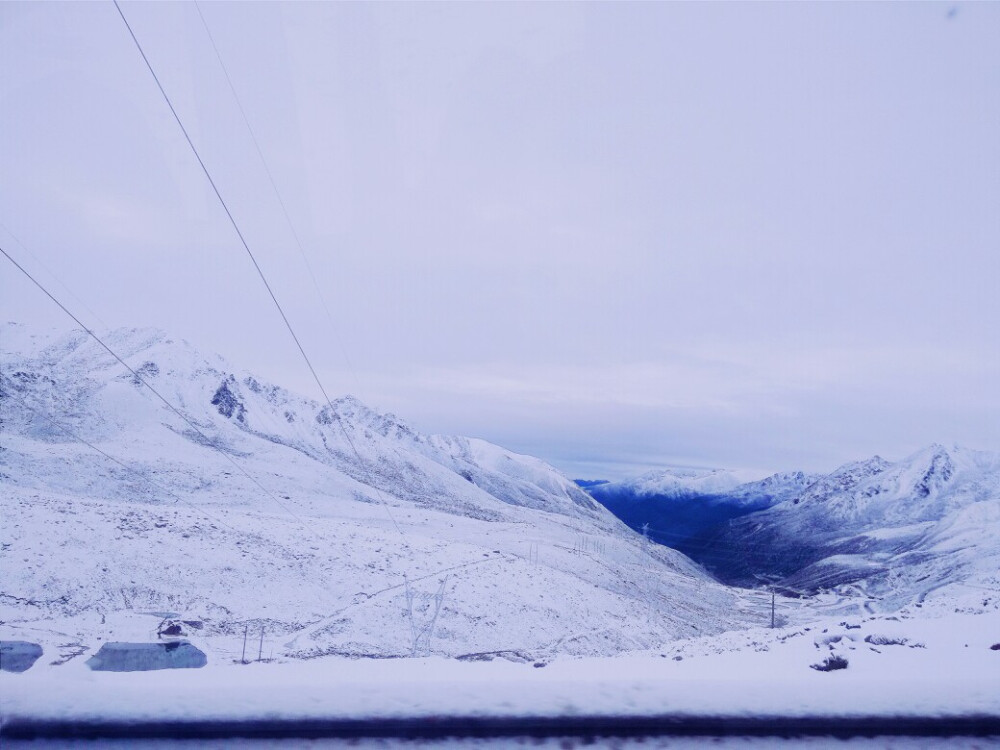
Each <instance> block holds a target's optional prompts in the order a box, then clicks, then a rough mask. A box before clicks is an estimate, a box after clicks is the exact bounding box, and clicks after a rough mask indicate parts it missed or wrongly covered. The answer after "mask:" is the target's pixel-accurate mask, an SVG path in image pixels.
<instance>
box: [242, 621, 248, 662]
mask: <svg viewBox="0 0 1000 750" xmlns="http://www.w3.org/2000/svg"><path fill="white" fill-rule="evenodd" d="M249 632H250V625H249V624H248V625H246V626H245V627H244V628H243V653H242V654H240V663H241V664H246V663H247V633H249Z"/></svg>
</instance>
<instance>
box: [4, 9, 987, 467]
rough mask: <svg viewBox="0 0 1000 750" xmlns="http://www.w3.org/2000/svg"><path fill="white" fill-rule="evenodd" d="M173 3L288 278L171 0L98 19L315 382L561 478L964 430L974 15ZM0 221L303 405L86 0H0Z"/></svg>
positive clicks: (977, 38)
mask: <svg viewBox="0 0 1000 750" xmlns="http://www.w3.org/2000/svg"><path fill="white" fill-rule="evenodd" d="M201 7H202V12H203V13H204V17H205V19H206V21H207V23H208V26H209V28H210V29H211V33H212V35H213V36H214V38H215V41H216V43H217V45H218V48H219V51H220V53H221V55H222V58H223V60H224V62H225V64H226V66H227V67H228V69H229V73H230V75H231V78H232V81H233V84H234V85H235V87H236V90H237V91H238V93H239V96H240V97H241V100H242V104H243V107H244V109H245V111H246V113H247V116H248V118H249V120H250V123H251V125H252V126H253V128H254V130H255V132H256V134H257V137H258V140H259V143H260V147H261V149H262V151H263V153H264V156H265V157H266V160H267V163H268V166H269V167H270V170H271V172H272V173H273V176H274V180H275V182H276V184H277V185H278V187H279V189H280V191H281V195H282V197H283V199H284V202H285V204H286V205H287V208H288V211H289V214H290V216H291V219H292V222H293V224H294V227H295V231H296V232H297V233H298V235H299V237H300V239H301V243H302V246H303V248H304V250H305V255H306V259H307V260H308V263H309V265H311V267H312V269H313V271H314V272H315V279H316V282H317V283H318V285H319V287H320V288H321V290H322V299H321V297H320V296H319V295H317V292H316V289H315V287H314V283H313V280H312V278H311V275H310V272H309V270H308V268H307V265H306V262H305V261H304V260H303V257H302V256H301V255H300V253H299V250H298V247H297V245H296V243H295V240H294V238H293V235H292V233H291V231H290V229H289V226H288V224H287V223H286V221H285V218H284V215H283V213H282V211H281V207H280V205H279V204H278V201H277V199H276V197H275V195H274V192H273V191H272V189H271V185H270V182H269V180H268V177H267V173H266V172H265V170H264V168H263V167H262V165H261V161H260V159H259V157H258V155H257V151H256V149H255V147H254V144H253V141H252V140H251V139H250V136H249V135H248V132H247V129H246V127H245V125H244V123H243V120H242V119H241V116H240V111H239V108H238V106H237V104H236V101H235V100H234V98H233V96H232V94H231V92H230V90H229V87H228V84H227V82H226V77H225V75H224V73H223V71H222V69H221V68H220V66H219V63H218V60H217V59H216V57H215V53H214V51H213V48H212V43H211V41H210V39H209V37H208V35H207V34H206V30H205V27H204V26H203V25H202V20H201V17H200V16H199V13H198V8H197V6H195V5H194V4H190V3H185V4H166V3H164V4H153V3H144V4H133V3H127V4H124V5H123V9H124V12H125V14H126V15H127V17H128V18H129V20H130V22H131V23H132V25H133V28H134V30H135V32H136V34H137V36H138V38H139V40H140V41H141V42H142V44H143V45H144V47H145V48H146V52H147V54H148V56H149V58H150V60H151V62H152V64H153V65H154V67H155V68H156V70H157V73H158V75H159V76H160V78H161V81H162V82H163V85H164V87H165V88H166V90H167V92H168V94H169V95H170V96H171V98H172V99H173V101H174V104H175V106H176V107H177V110H178V112H179V113H180V116H181V117H182V119H183V120H184V123H185V125H186V127H187V128H188V130H189V132H190V134H191V137H192V139H193V140H194V142H195V144H196V146H197V147H198V149H199V150H200V152H201V154H202V157H203V158H204V160H205V162H206V164H207V165H208V168H209V169H210V171H211V172H212V174H213V176H214V177H215V179H216V182H217V183H218V185H219V188H220V190H221V192H222V194H223V196H224V197H225V198H226V200H227V202H228V203H229V205H230V208H231V209H232V211H233V214H234V216H235V217H236V219H237V221H238V222H239V224H240V226H241V228H242V230H243V232H244V234H245V236H246V237H247V240H248V241H249V244H250V247H251V249H252V250H253V251H254V253H255V254H256V255H257V257H258V259H259V261H260V263H261V265H262V267H263V268H264V271H265V273H266V274H267V275H268V277H269V278H270V279H271V281H272V283H273V285H274V287H275V291H276V293H277V295H278V298H279V300H281V302H282V304H283V305H284V306H285V308H286V310H287V312H288V314H289V317H290V318H291V320H292V323H293V325H294V326H295V327H296V329H297V330H298V332H299V333H300V336H301V338H302V339H303V343H304V344H305V346H306V349H307V350H308V351H309V353H310V356H311V357H312V358H313V360H314V361H315V363H316V364H317V366H318V369H319V371H320V375H321V377H322V378H323V380H324V382H325V384H326V386H327V390H329V391H330V392H331V393H336V394H343V393H348V392H351V393H355V394H356V395H358V396H359V397H361V398H362V399H363V400H365V401H366V402H368V403H369V404H371V405H373V406H376V407H379V408H382V409H388V410H391V411H394V412H396V413H398V414H399V415H400V416H402V417H404V418H405V419H407V420H408V421H409V422H411V423H412V424H413V425H414V426H415V427H417V428H419V429H421V430H424V431H430V432H444V433H457V434H466V435H472V436H478V437H484V438H486V439H489V440H492V441H494V442H497V443H500V444H502V445H504V446H506V447H508V448H511V449H513V450H517V451H520V452H526V453H531V454H534V455H538V456H541V457H543V458H545V459H547V460H549V461H551V462H553V463H554V464H556V465H557V466H559V467H561V468H563V469H565V470H566V471H567V472H568V473H570V474H571V475H573V476H586V477H618V476H622V475H629V474H633V473H637V472H638V471H641V470H643V469H644V468H647V467H652V466H657V465H667V464H686V465H702V466H725V467H734V468H736V467H740V468H753V469H760V470H779V469H792V468H805V469H815V470H824V469H825V470H830V469H832V468H834V467H835V466H836V465H838V464H839V463H842V462H844V461H847V460H852V459H856V458H863V457H867V456H870V455H871V454H873V453H880V454H881V455H883V456H886V457H888V458H900V457H902V456H904V455H906V454H907V453H908V452H910V451H913V450H915V449H917V448H919V447H921V446H923V445H925V444H928V443H930V442H933V441H941V442H952V441H955V442H959V443H962V444H965V445H968V446H969V447H974V448H984V449H991V450H1000V44H998V43H997V40H998V39H1000V3H960V4H957V5H956V4H937V3H849V4H844V3H822V4H818V3H806V4H792V3H769V4H756V3H738V4H737V3H710V4H680V3H669V4H667V3H664V4H655V3H636V4H626V3H614V4H600V3H581V4H572V3H505V4H486V3H463V4H444V3H409V4H398V5H397V4H389V3H371V4H347V3H337V4H332V3H331V4H321V3H308V4H267V3H252V4H250V3H247V4H244V3H225V4H221V3H220V4H215V3H206V4H203V5H202V6H201ZM0 224H2V226H0V242H2V246H3V247H4V249H6V250H8V251H9V252H10V253H11V254H12V255H14V256H15V257H16V258H18V259H19V260H21V261H23V263H24V265H25V266H26V267H28V268H29V269H31V270H32V271H33V272H35V273H37V274H38V276H39V278H40V280H42V281H43V283H46V284H48V285H50V286H51V288H52V290H53V291H54V292H55V293H56V294H57V295H60V296H61V297H62V298H64V299H65V301H66V302H67V304H68V305H69V306H71V307H72V308H74V309H75V310H76V311H79V314H80V316H81V317H82V318H83V319H84V320H85V321H86V322H88V323H90V324H93V325H94V326H97V327H104V326H109V327H117V326H157V327H160V328H163V329H166V330H167V331H169V332H170V333H171V334H173V335H176V336H180V337H183V338H186V339H188V340H189V341H191V342H192V343H193V344H195V345H197V346H199V347H202V348H205V349H208V350H213V351H218V352H220V353H221V354H223V355H224V356H226V357H227V358H229V359H230V360H231V361H232V362H233V363H234V364H235V365H237V366H239V367H245V368H248V369H251V370H254V371H257V372H259V373H260V374H262V375H263V376H265V377H266V378H268V379H270V380H273V381H275V382H279V383H281V384H283V385H286V386H287V387H290V388H292V389H295V390H298V391H301V392H305V393H308V394H310V395H314V396H318V393H317V389H316V387H315V385H314V383H313V382H312V380H311V378H310V376H309V373H308V370H307V369H306V367H305V364H304V363H303V362H302V360H301V359H300V358H299V355H298V353H297V351H296V350H295V348H294V344H293V343H292V341H291V339H290V337H289V335H288V333H287V331H285V329H284V328H283V325H282V323H281V321H280V319H279V318H278V315H277V312H276V311H275V310H274V308H273V306H272V305H271V302H270V299H269V297H268V296H267V292H266V290H265V289H264V288H263V286H262V284H261V282H260V280H259V278H258V277H257V276H256V274H255V272H254V270H253V267H252V265H251V264H250V261H249V259H248V258H247V256H246V254H245V252H244V250H243V248H242V246H241V245H240V244H239V241H238V239H237V237H236V236H235V233H234V232H233V230H232V227H231V226H230V225H229V224H228V220H227V219H226V217H225V214H224V213H223V211H222V209H221V207H220V206H219V204H218V203H217V201H216V199H215V197H214V195H213V194H212V193H211V189H210V187H209V186H208V184H207V182H206V180H205V178H204V176H203V175H202V173H201V172H200V170H199V167H198V165H197V163H196V161H195V160H194V157H193V156H192V154H191V152H190V151H189V149H188V146H187V145H186V143H185V141H184V140H183V136H182V135H181V133H180V130H179V129H178V127H177V125H176V123H175V122H174V121H173V119H172V117H171V115H170V112H169V110H168V109H167V108H166V105H165V103H164V102H163V100H162V98H161V97H160V94H159V92H158V90H157V89H156V87H155V84H154V82H153V80H152V78H151V76H150V75H149V72H148V71H147V70H146V68H145V67H144V65H143V63H142V60H141V58H140V57H139V55H138V52H137V50H136V48H135V46H134V44H133V42H132V40H131V38H130V37H129V36H128V33H127V31H126V29H125V27H124V25H123V23H122V20H121V18H120V17H119V16H118V13H117V11H116V10H115V7H114V5H113V4H111V3H71V4H59V3H27V4H20V3H12V2H5V3H0ZM14 237H16V240H15V239H14ZM67 288H68V291H67ZM0 292H2V296H0V313H2V317H3V318H4V319H8V320H16V321H22V322H25V323H31V324H36V325H44V326H52V325H57V326H61V327H66V326H67V325H68V324H67V321H66V320H65V319H64V318H62V317H60V316H61V315H62V314H61V313H60V312H59V311H58V310H57V309H55V308H54V307H53V306H52V304H51V302H49V301H48V300H46V299H45V298H44V297H43V296H42V295H41V294H40V293H39V292H38V291H37V289H34V288H33V287H31V286H30V285H28V284H27V283H26V282H25V281H24V280H23V278H21V277H20V276H19V274H18V273H17V271H16V270H15V269H13V267H12V266H11V265H10V264H9V263H8V262H7V261H6V259H2V258H0ZM70 293H72V295H73V296H70ZM324 305H325V308H324ZM327 310H328V311H329V315H328V313H327ZM0 346H2V342H0Z"/></svg>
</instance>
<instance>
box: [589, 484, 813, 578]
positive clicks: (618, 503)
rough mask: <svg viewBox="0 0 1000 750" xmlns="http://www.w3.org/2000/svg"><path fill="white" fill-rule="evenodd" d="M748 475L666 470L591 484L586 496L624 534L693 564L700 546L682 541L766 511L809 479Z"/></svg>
mask: <svg viewBox="0 0 1000 750" xmlns="http://www.w3.org/2000/svg"><path fill="white" fill-rule="evenodd" d="M748 474H749V472H742V471H727V470H722V469H676V468H672V469H664V470H660V471H654V472H649V473H647V474H644V475H642V476H640V477H637V478H636V479H630V480H626V481H623V482H607V483H602V484H595V485H593V486H590V487H588V488H587V491H588V492H589V493H590V494H591V496H593V497H594V498H595V499H597V500H598V501H599V502H600V503H601V504H602V505H603V506H604V507H606V508H607V509H608V510H610V511H611V512H612V513H614V514H615V515H616V516H617V517H618V518H620V519H621V520H622V521H624V522H625V523H626V524H627V525H628V526H629V527H630V528H632V529H634V530H636V531H641V532H643V533H644V534H648V536H649V538H650V539H652V540H653V541H656V542H659V543H661V544H664V545H666V546H668V547H672V548H674V549H679V550H681V551H683V552H685V553H686V554H690V555H692V556H693V557H694V558H695V559H699V554H698V553H699V551H700V550H701V545H700V544H696V545H695V547H693V548H691V549H689V548H688V547H689V545H688V540H690V539H692V538H693V537H696V536H697V535H699V534H702V533H704V532H706V531H708V530H710V529H714V528H715V527H717V526H718V525H719V524H721V523H723V522H724V521H727V520H729V519H731V518H738V517H739V516H744V515H747V514H748V513H753V512H754V511H758V510H762V509H764V508H769V507H771V506H772V505H774V504H775V503H777V502H781V501H782V500H785V499H786V498H788V497H791V496H793V495H795V494H797V493H798V492H801V491H802V490H803V489H804V488H805V487H806V486H808V485H809V484H810V483H811V482H812V481H813V480H814V479H815V477H813V476H811V475H808V474H803V473H802V472H791V473H787V474H775V475H774V476H770V477H767V478H765V479H760V480H757V481H752V482H745V481H744V478H745V477H746V476H747V475H748Z"/></svg>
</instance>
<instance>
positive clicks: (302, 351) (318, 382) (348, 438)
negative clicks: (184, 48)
mask: <svg viewBox="0 0 1000 750" xmlns="http://www.w3.org/2000/svg"><path fill="white" fill-rule="evenodd" d="M113 2H114V4H115V8H117V10H118V15H120V16H121V18H122V21H123V22H124V23H125V28H126V29H128V33H129V35H130V36H131V37H132V41H133V42H135V46H136V48H137V49H138V50H139V54H140V55H141V56H142V59H143V61H144V62H145V63H146V67H147V68H148V69H149V72H150V75H152V76H153V80H154V81H155V82H156V86H157V88H158V89H159V90H160V93H161V94H162V95H163V99H164V101H165V102H166V103H167V106H168V107H169V108H170V112H171V113H172V114H173V116H174V120H176V121H177V125H178V127H180V129H181V133H183V134H184V139H185V140H186V141H187V144H188V146H190V147H191V152H192V153H193V154H194V156H195V159H197V160H198V164H199V165H200V166H201V171H202V172H204V173H205V178H206V179H207V180H208V183H209V185H211V186H212V190H213V192H214V193H215V197H216V198H218V199H219V203H220V204H221V205H222V208H223V210H224V211H225V212H226V216H228V217H229V222H230V224H232V225H233V229H234V230H235V232H236V235H237V237H239V239H240V243H241V244H242V245H243V249H244V250H246V252H247V255H248V256H250V261H251V262H252V263H253V266H254V268H256V269H257V275H258V276H260V280H261V281H262V282H263V283H264V287H265V288H266V289H267V293H268V294H269V295H270V297H271V301H272V302H273V303H274V306H275V307H276V308H277V309H278V313H279V314H280V315H281V319H282V320H283V321H284V323H285V327H286V328H287V329H288V332H289V333H290V334H291V336H292V340H293V341H295V345H296V346H297V347H298V350H299V353H300V354H301V355H302V358H303V359H304V360H305V362H306V365H307V366H308V368H309V372H311V373H312V376H313V380H315V381H316V385H317V386H319V390H320V392H321V393H322V394H323V398H325V399H326V403H327V406H329V407H330V415H331V417H333V419H335V420H337V424H339V425H340V429H341V432H342V433H343V435H344V439H345V440H346V441H347V444H348V445H349V446H350V447H351V450H352V451H353V452H354V455H355V457H356V458H357V459H358V466H359V467H360V468H361V469H362V471H364V472H365V474H366V475H367V479H368V484H369V486H370V487H371V488H372V489H374V490H375V493H376V494H377V495H378V499H379V502H380V503H381V504H382V507H383V508H384V509H385V512H386V514H387V515H388V516H389V520H390V521H392V525H393V526H395V527H396V531H397V532H399V534H400V536H402V537H403V540H404V543H405V541H406V535H405V534H404V533H403V530H402V529H401V528H400V527H399V524H398V523H396V519H395V518H394V517H393V515H392V512H391V511H390V510H389V506H388V504H387V503H386V502H385V498H384V497H382V492H381V490H379V488H378V487H377V486H376V485H375V483H374V479H373V477H372V475H371V472H370V470H369V469H368V466H367V464H366V463H365V462H364V460H363V459H362V458H361V453H360V452H359V451H358V449H357V447H356V446H355V445H354V441H353V440H352V439H351V436H350V435H349V434H348V432H347V428H346V427H344V424H343V422H342V420H341V419H340V416H339V415H338V414H337V411H336V409H334V407H333V401H332V400H331V399H330V396H329V394H328V393H327V392H326V388H324V387H323V383H322V381H321V380H320V378H319V375H318V374H317V373H316V368H315V367H313V364H312V361H311V360H310V359H309V355H308V354H306V350H305V348H304V347H303V346H302V342H301V341H299V337H298V336H297V335H296V333H295V329H294V328H292V324H291V322H290V321H289V319H288V316H287V315H286V314H285V311H284V309H283V308H282V307H281V303H280V302H278V297H277V296H276V295H275V293H274V290H273V289H272V288H271V284H270V283H269V282H268V280H267V277H266V276H265V275H264V270H263V269H262V268H261V267H260V264H259V263H258V262H257V258H256V257H255V256H254V254H253V251H252V250H250V245H249V244H248V243H247V240H246V238H245V237H244V236H243V232H242V231H241V230H240V227H239V224H237V223H236V219H235V218H234V217H233V214H232V212H231V211H230V210H229V206H228V205H227V204H226V201H225V199H224V198H223V197H222V193H221V192H219V188H218V186H217V185H216V184H215V180H214V179H212V175H211V173H210V172H209V171H208V167H207V166H205V162H204V160H203V159H202V158H201V154H199V153H198V149H197V148H196V147H195V145H194V141H192V140H191V136H190V135H188V131H187V128H185V127H184V123H183V122H182V121H181V118H180V115H179V114H178V113H177V110H176V109H175V108H174V105H173V103H172V102H171V101H170V97H169V96H168V95H167V92H166V89H164V88H163V84H162V83H160V78H159V76H157V75H156V71H155V70H154V69H153V65H152V63H151V62H150V61H149V58H148V57H147V56H146V53H145V51H143V48H142V45H141V44H140V43H139V38H138V37H137V36H136V35H135V32H134V31H133V30H132V26H131V25H130V24H129V22H128V19H127V18H126V17H125V13H124V12H123V11H122V9H121V5H119V3H118V0H113Z"/></svg>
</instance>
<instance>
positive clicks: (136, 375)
mask: <svg viewBox="0 0 1000 750" xmlns="http://www.w3.org/2000/svg"><path fill="white" fill-rule="evenodd" d="M0 253H3V254H4V256H5V257H6V258H7V260H9V261H10V262H11V263H13V264H14V266H15V267H16V268H17V270H19V271H20V272H21V273H23V274H24V275H25V276H27V277H28V279H29V280H31V282H32V283H33V284H34V285H35V286H37V287H38V288H39V289H41V290H42V292H43V293H44V294H45V296H46V297H48V298H49V299H50V300H52V301H53V302H55V303H56V305H58V306H59V308H60V309H61V310H62V311H63V312H64V313H66V314H67V315H68V316H69V317H71V318H72V319H73V320H74V321H75V322H76V324H77V325H78V326H80V327H81V328H82V329H83V330H84V331H86V332H87V333H88V334H89V335H90V337H91V338H93V339H94V340H95V341H96V342H97V343H98V344H100V345H101V346H102V347H103V348H104V350H105V351H106V352H107V353H108V354H110V355H111V356H112V357H114V358H115V359H116V360H118V362H119V363H120V364H121V365H122V366H123V367H124V368H125V369H126V370H128V371H129V372H130V373H132V376H133V377H134V378H135V379H136V382H139V383H142V385H144V386H146V387H147V388H148V389H149V390H150V391H152V392H153V394H154V395H155V396H156V397H157V398H158V399H160V401H162V402H163V403H164V404H165V405H166V407H167V408H168V409H170V411H172V412H173V413H174V414H176V415H177V416H178V417H180V418H181V419H183V420H184V421H185V422H186V423H187V425H188V426H189V427H190V428H191V429H192V430H194V431H195V432H196V433H197V434H198V435H199V436H200V437H201V438H202V439H203V440H204V441H205V445H208V446H209V447H210V448H212V449H214V450H215V451H217V452H218V453H219V454H220V455H221V456H223V457H224V458H225V459H226V460H227V461H229V463H231V464H232V465H233V466H235V467H236V469H237V470H238V471H239V472H240V473H241V474H243V476H245V477H246V478H247V479H249V480H250V481H251V482H253V483H254V484H256V485H257V487H259V488H260V490H261V491H262V492H263V493H264V494H265V495H267V496H268V497H270V498H271V499H272V500H273V501H274V502H275V503H277V504H278V505H279V506H280V507H281V508H283V509H284V510H285V512H286V513H288V514H289V515H290V516H292V517H293V518H295V519H296V520H297V521H298V522H299V523H300V524H302V526H303V527H304V528H308V527H307V526H306V524H305V522H303V520H302V519H301V518H299V516H298V515H297V514H296V513H295V512H294V511H293V510H292V509H291V508H289V507H288V506H287V505H285V504H284V503H283V502H281V501H280V500H279V499H278V498H277V497H275V495H274V493H273V492H271V491H270V490H268V489H267V488H266V487H265V486H264V485H262V484H261V483H260V482H259V481H258V480H257V479H256V478H255V477H254V476H252V475H251V474H250V473H249V472H248V471H247V470H246V469H244V468H243V467H242V466H240V465H239V464H238V463H236V461H235V460H234V459H233V457H232V456H230V455H229V454H228V453H226V452H225V451H224V450H222V448H220V447H219V446H217V445H216V444H215V443H214V442H213V441H212V439H211V438H209V437H208V435H206V434H205V433H204V432H202V431H201V429H200V428H199V427H198V425H196V424H195V423H194V422H192V421H191V420H190V419H188V417H187V416H185V415H184V413H183V412H181V411H180V409H178V408H177V407H175V406H174V405H173V404H171V403H170V402H169V401H167V399H166V398H165V397H164V396H163V394H161V393H160V392H159V391H158V390H156V389H155V388H154V387H153V386H152V385H150V383H149V381H147V380H146V379H145V378H143V377H142V376H141V375H140V374H139V373H138V372H136V371H135V370H134V369H132V367H131V366H130V365H129V364H128V362H126V361H125V360H124V359H122V358H121V357H120V356H118V354H117V353H116V352H115V351H114V350H113V349H112V348H111V347H109V346H108V345H107V344H105V343H104V340H103V339H101V337H100V336H98V335H97V334H96V333H94V332H93V331H92V330H90V329H89V328H87V326H85V325H84V324H83V321H81V320H80V319H79V318H78V317H76V315H74V314H73V313H72V312H71V311H70V309H69V308H68V307H66V305H64V304H63V303H62V302H60V301H59V300H58V299H56V297H55V295H53V294H52V292H50V291H49V290H48V289H46V288H45V287H44V286H43V285H42V284H41V282H39V281H38V279H36V278H35V277H34V276H32V275H31V274H30V273H29V272H28V271H27V270H26V269H25V268H24V266H22V265H21V264H20V263H18V262H17V261H16V260H14V258H12V257H11V255H10V253H8V252H7V251H6V250H4V249H3V248H2V247H0Z"/></svg>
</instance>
